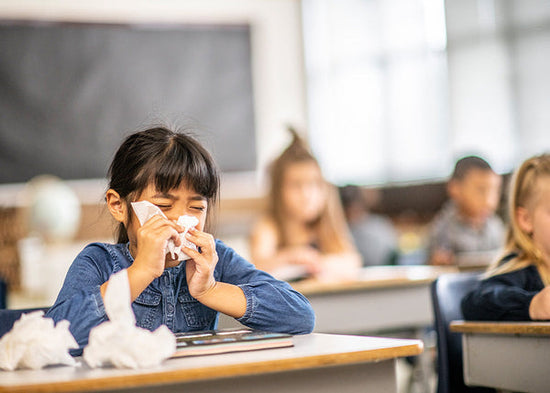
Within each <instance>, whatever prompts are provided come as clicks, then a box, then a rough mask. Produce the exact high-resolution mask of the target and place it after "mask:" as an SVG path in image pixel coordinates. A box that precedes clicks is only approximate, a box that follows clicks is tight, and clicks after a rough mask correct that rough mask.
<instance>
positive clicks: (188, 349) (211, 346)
mask: <svg viewBox="0 0 550 393" xmlns="http://www.w3.org/2000/svg"><path fill="white" fill-rule="evenodd" d="M293 345H294V343H293V341H292V335H291V334H286V333H274V332H265V331H258V330H251V329H242V328H238V329H222V330H202V331H196V332H188V333H176V352H175V353H174V354H173V355H172V357H173V358H177V357H184V356H197V355H212V354H219V353H228V352H242V351H255V350H259V349H271V348H285V347H291V346H293Z"/></svg>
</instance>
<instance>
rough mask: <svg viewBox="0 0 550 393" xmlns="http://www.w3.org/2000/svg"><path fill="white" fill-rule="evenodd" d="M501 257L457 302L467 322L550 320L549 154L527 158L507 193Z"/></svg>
mask: <svg viewBox="0 0 550 393" xmlns="http://www.w3.org/2000/svg"><path fill="white" fill-rule="evenodd" d="M509 199H510V201H509V202H510V205H509V215H510V217H509V219H510V224H509V227H508V233H507V240H506V245H505V253H504V256H503V257H502V258H501V259H500V260H498V261H497V262H495V263H494V264H493V265H492V266H490V268H489V270H488V273H487V277H486V278H485V279H484V280H483V281H481V283H480V285H479V287H478V288H477V289H475V290H474V291H473V292H471V293H470V294H468V295H467V296H466V297H465V298H464V299H463V300H462V311H463V314H464V317H465V318H466V319H470V320H507V321H514V320H517V321H528V320H545V319H550V287H549V286H548V284H549V283H550V155H549V154H543V155H540V156H535V157H532V158H530V159H528V160H526V161H525V162H524V163H523V164H522V165H521V167H520V168H519V169H518V170H517V172H516V173H515V175H514V179H513V182H512V189H511V192H510V195H509Z"/></svg>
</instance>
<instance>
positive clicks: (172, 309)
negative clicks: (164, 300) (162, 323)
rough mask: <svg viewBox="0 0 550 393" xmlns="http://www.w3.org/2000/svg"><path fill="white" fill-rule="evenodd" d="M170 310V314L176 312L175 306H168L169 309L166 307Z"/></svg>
mask: <svg viewBox="0 0 550 393" xmlns="http://www.w3.org/2000/svg"><path fill="white" fill-rule="evenodd" d="M166 308H167V309H168V312H169V313H173V312H174V306H172V305H171V304H169V305H168V307H166Z"/></svg>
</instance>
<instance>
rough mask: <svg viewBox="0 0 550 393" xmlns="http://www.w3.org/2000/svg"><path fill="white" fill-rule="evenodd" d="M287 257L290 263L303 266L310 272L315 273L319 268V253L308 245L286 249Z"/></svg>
mask: <svg viewBox="0 0 550 393" xmlns="http://www.w3.org/2000/svg"><path fill="white" fill-rule="evenodd" d="M287 258H288V261H289V262H290V263H291V264H294V265H302V266H305V267H306V269H307V271H308V272H309V273H310V274H316V273H318V272H319V270H320V269H321V253H320V252H319V251H318V250H316V249H315V248H313V247H310V246H298V247H292V248H290V249H288V254H287Z"/></svg>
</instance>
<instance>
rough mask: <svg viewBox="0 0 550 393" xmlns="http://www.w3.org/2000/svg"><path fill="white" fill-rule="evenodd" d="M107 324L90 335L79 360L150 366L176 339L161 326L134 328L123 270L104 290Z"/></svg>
mask: <svg viewBox="0 0 550 393" xmlns="http://www.w3.org/2000/svg"><path fill="white" fill-rule="evenodd" d="M104 304H105V311H106V313H107V316H108V317H109V321H106V322H103V323H102V324H100V325H98V326H96V327H94V328H93V329H92V330H91V332H90V337H89V341H88V345H87V346H86V347H85V348H84V353H83V358H84V360H85V361H86V363H87V364H88V365H89V366H90V367H101V366H110V365H112V366H115V367H118V368H142V367H153V366H156V365H158V364H160V363H161V362H162V361H163V360H164V359H167V358H168V357H170V356H171V355H172V354H173V353H174V352H175V350H176V336H175V335H174V333H172V332H171V331H170V329H168V327H166V325H161V326H160V327H159V328H158V329H157V330H155V331H154V332H150V331H149V330H147V329H143V328H140V327H137V326H136V318H135V316H134V312H133V310H132V306H131V298H130V285H129V281H128V273H127V271H126V269H124V270H121V271H119V272H118V273H115V274H113V275H112V276H111V278H110V279H109V284H108V285H107V289H106V291H105V298H104Z"/></svg>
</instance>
